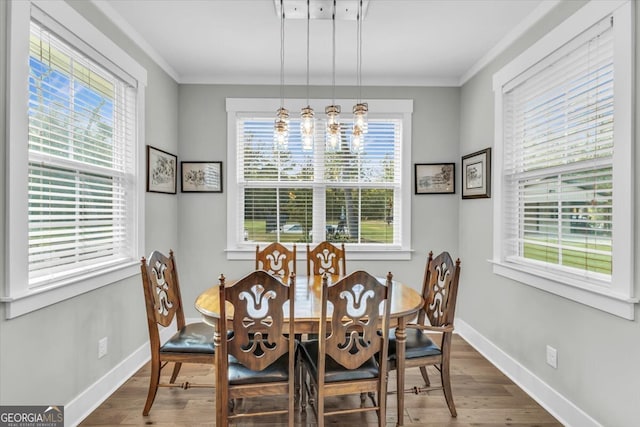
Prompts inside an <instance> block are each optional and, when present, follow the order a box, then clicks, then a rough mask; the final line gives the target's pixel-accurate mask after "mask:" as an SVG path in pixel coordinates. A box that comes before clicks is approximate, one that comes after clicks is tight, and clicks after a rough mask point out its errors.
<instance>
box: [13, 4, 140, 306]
mask: <svg viewBox="0 0 640 427" xmlns="http://www.w3.org/2000/svg"><path fill="white" fill-rule="evenodd" d="M61 5H62V6H61ZM24 6H25V5H24V4H22V3H20V2H13V3H12V8H11V11H12V16H11V25H12V45H11V59H10V61H11V67H12V68H11V70H12V71H15V72H12V74H11V92H10V96H11V104H10V109H9V110H10V111H9V113H10V121H9V125H10V132H11V135H12V137H11V138H10V147H9V156H8V160H9V163H8V167H9V177H10V181H11V186H10V187H8V191H9V193H10V203H9V214H8V224H9V226H8V229H9V230H10V232H9V241H10V247H11V250H10V251H8V257H9V260H8V262H7V265H8V266H9V270H10V276H9V277H10V280H9V287H8V292H7V294H8V295H6V296H5V298H3V301H5V302H9V307H10V308H9V310H8V312H9V317H13V316H16V315H20V314H23V313H26V312H28V311H31V310H33V309H37V308H39V307H42V306H44V305H48V304H51V303H53V302H57V301H59V300H60V299H64V298H68V297H70V296H73V295H75V294H78V293H80V292H86V291H87V290H90V289H94V288H96V287H98V286H101V285H103V284H107V283H111V282H113V281H115V280H118V279H121V278H124V277H127V276H131V275H133V274H136V273H137V269H136V268H135V267H136V266H137V262H136V260H137V257H138V256H139V253H140V248H141V246H140V244H141V243H142V241H143V240H142V239H141V233H142V231H143V229H142V226H141V223H140V220H139V217H140V216H141V213H142V211H141V207H142V203H141V199H140V195H141V194H143V193H142V192H141V191H140V184H139V182H140V181H141V179H139V177H138V171H139V170H141V168H139V161H140V158H139V157H140V156H139V153H140V150H139V138H140V135H138V134H137V132H138V126H137V122H138V114H139V113H138V111H139V110H138V108H141V105H140V103H141V102H142V100H143V98H142V94H143V89H142V88H141V83H142V84H143V83H144V81H143V80H144V78H145V77H144V73H142V72H141V69H140V68H139V66H137V67H136V66H133V67H131V66H129V67H127V64H126V63H115V62H113V59H109V54H108V53H106V52H105V53H102V52H98V51H97V46H103V45H105V43H108V42H105V41H104V40H103V41H102V42H100V41H99V40H101V38H102V37H103V36H102V37H101V36H100V35H99V34H97V33H94V31H95V30H93V31H90V32H88V33H87V34H83V31H86V30H87V29H86V27H84V26H83V25H82V23H85V21H84V20H83V19H82V18H81V17H79V15H77V13H75V12H74V11H73V10H72V9H70V8H68V7H65V5H63V4H62V3H61V2H54V3H53V6H52V7H51V8H49V5H48V3H47V2H42V3H40V2H33V5H29V3H28V2H26V8H25V7H24ZM57 7H59V9H58V8H57ZM48 9H52V10H48ZM70 17H71V19H69V18H70ZM74 22H75V24H74ZM13 36H15V38H13ZM81 38H82V39H81ZM83 40H84V41H83ZM91 40H97V41H98V42H97V43H96V44H93V43H91ZM90 44H91V46H92V47H90ZM93 46H95V47H93ZM111 49H114V47H113V46H112V47H111ZM118 51H119V50H118ZM118 56H123V53H122V52H120V51H119V53H118V54H116V55H115V58H116V59H117V57H118ZM113 57H114V56H112V58H113ZM21 58H25V59H26V61H25V64H26V71H27V72H26V73H20V72H19V71H21V68H20V67H21V66H22V65H21V64H20V62H18V61H20V59H21ZM129 61H131V60H130V59H129ZM136 65H137V64H136ZM127 68H129V69H130V70H132V71H129V72H124V71H123V70H127ZM135 75H138V77H137V78H136V77H133V76H135ZM22 87H27V88H28V99H23V98H22V97H23V96H24V95H22V96H21V93H23V92H21V91H20V90H19V89H18V88H22ZM24 107H26V108H25V109H24V110H22V108H24ZM18 109H21V110H22V111H23V112H24V113H26V114H24V116H25V117H26V118H25V119H24V120H25V123H22V122H20V119H19V117H20V116H21V114H20V113H18ZM23 124H24V125H26V126H25V127H24V128H22V127H21V125H23ZM88 279H91V280H90V281H89V280H88Z"/></svg>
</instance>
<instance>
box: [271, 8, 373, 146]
mask: <svg viewBox="0 0 640 427" xmlns="http://www.w3.org/2000/svg"><path fill="white" fill-rule="evenodd" d="M303 2H304V3H306V9H304V8H303V7H302V4H301V3H303ZM312 3H313V5H312ZM329 3H331V7H329ZM368 3H369V0H341V1H340V8H339V9H338V5H337V0H287V1H286V2H285V1H284V0H274V5H275V9H276V13H278V16H279V18H280V108H279V109H278V110H277V113H276V120H275V125H274V130H275V132H274V135H275V143H276V148H277V149H280V150H283V149H286V148H287V143H288V137H289V111H288V110H287V109H286V108H285V107H284V20H285V18H286V19H303V18H304V19H306V20H307V27H306V42H307V43H306V48H307V52H306V60H307V62H306V79H307V80H306V83H307V85H306V98H307V103H306V104H307V105H306V107H303V108H302V109H301V110H300V135H301V139H302V148H303V149H304V150H311V149H313V147H314V136H315V112H314V109H313V108H312V107H311V105H310V102H309V87H310V84H309V55H310V42H309V26H310V21H311V20H312V19H331V21H332V32H331V37H332V40H331V49H332V52H331V58H332V69H331V73H332V79H331V87H332V89H331V94H332V95H331V99H332V101H331V105H328V106H326V107H325V111H324V112H325V115H326V129H325V144H326V148H327V149H328V150H330V151H335V150H340V149H341V143H342V127H341V124H340V113H341V107H340V105H337V104H336V96H335V92H336V20H355V21H356V24H357V28H356V46H357V48H356V49H357V52H356V59H357V61H356V62H357V69H356V85H357V90H358V95H357V99H356V104H355V105H354V106H353V109H352V112H353V126H352V128H351V134H350V140H349V141H350V148H351V151H352V152H354V153H359V152H361V151H362V149H363V145H364V144H363V143H364V136H365V134H366V133H367V131H368V126H367V114H368V112H369V106H368V104H367V103H366V102H363V101H362V20H363V17H364V9H365V8H366V7H367V6H368Z"/></svg>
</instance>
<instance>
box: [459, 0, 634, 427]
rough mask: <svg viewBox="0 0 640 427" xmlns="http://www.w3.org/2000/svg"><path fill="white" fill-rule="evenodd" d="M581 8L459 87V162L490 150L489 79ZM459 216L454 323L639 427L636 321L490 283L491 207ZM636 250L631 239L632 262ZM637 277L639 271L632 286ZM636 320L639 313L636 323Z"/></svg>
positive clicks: (596, 411)
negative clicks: (552, 358)
mask: <svg viewBox="0 0 640 427" xmlns="http://www.w3.org/2000/svg"><path fill="white" fill-rule="evenodd" d="M583 4H584V2H578V1H572V2H565V3H562V4H561V5H560V6H559V7H558V8H556V9H555V10H554V11H553V12H552V13H551V15H550V16H548V17H546V18H545V19H544V21H543V22H542V23H540V24H538V25H536V26H535V28H533V29H532V30H530V31H528V32H527V33H526V34H525V35H523V37H521V38H520V39H519V40H518V41H517V42H516V43H515V44H514V45H513V46H511V47H510V48H509V49H508V50H507V51H506V52H504V53H503V54H501V55H500V56H499V57H498V58H497V59H496V60H494V61H493V62H492V63H491V64H489V65H488V66H487V67H486V68H485V69H483V70H482V71H481V72H480V73H478V74H477V75H476V76H474V78H473V79H471V80H470V81H469V82H467V83H466V84H465V85H464V86H463V87H462V92H461V102H460V104H461V125H462V126H461V128H460V151H461V152H462V153H463V154H466V153H471V152H473V151H476V150H479V149H482V148H485V147H488V146H492V145H493V139H494V129H493V123H494V110H493V108H494V107H493V91H492V76H493V73H495V72H496V71H498V70H499V69H500V68H501V67H502V66H504V65H505V64H506V63H508V62H509V61H510V60H511V59H513V58H515V57H516V56H517V55H518V54H519V53H521V52H522V51H523V50H525V49H526V48H527V47H528V46H530V45H531V44H533V43H534V42H535V41H537V40H538V39H539V38H540V37H541V36H543V35H545V34H546V33H547V32H548V31H549V30H550V29H552V28H554V27H555V26H556V25H557V24H559V23H560V22H562V21H563V20H564V19H565V18H566V17H568V16H569V15H570V14H571V13H573V12H574V11H575V10H577V9H578V8H579V7H580V6H582V5H583ZM637 21H638V12H636V22H637ZM636 46H638V42H637V41H636ZM636 58H638V54H637V52H636ZM636 67H637V66H636ZM638 69H640V68H638V67H637V70H638ZM636 87H638V74H637V73H636ZM637 98H638V95H637V92H636V99H637ZM636 104H637V101H636ZM636 114H637V111H636ZM637 139H638V135H636V140H637ZM637 163H638V162H637V160H636V164H637ZM639 190H640V186H638V182H637V176H636V201H637V200H640V198H639V197H638V196H639V194H638V191H639ZM636 212H637V210H636ZM459 213H460V224H459V226H460V228H459V235H460V243H459V247H460V254H461V259H462V261H463V269H462V277H463V279H464V280H463V281H462V282H461V289H460V294H459V303H458V304H459V305H458V312H457V317H458V318H460V319H463V320H464V321H466V322H467V323H469V324H470V325H471V326H472V327H473V328H474V329H476V330H477V331H478V332H480V334H482V335H484V336H485V337H486V338H487V339H489V340H490V341H492V342H493V344H495V345H496V346H498V347H499V348H500V349H501V350H503V351H504V352H506V353H507V354H508V355H509V356H511V357H512V358H514V359H515V360H516V361H518V362H519V363H521V364H522V365H524V367H525V368H527V369H529V370H530V371H531V372H532V373H533V374H534V375H536V376H537V377H539V378H540V379H542V381H544V382H546V383H547V384H549V385H550V386H551V387H552V388H554V389H555V390H556V391H557V392H559V393H560V394H562V395H564V396H565V397H566V398H568V399H569V400H570V401H572V402H573V403H574V404H575V405H576V406H578V407H579V408H581V409H582V410H583V411H585V412H587V413H588V414H589V415H591V416H592V417H593V418H595V419H596V420H597V421H598V422H600V423H602V424H603V425H605V426H620V427H623V426H632V425H638V420H639V419H640V405H638V403H639V402H640V392H639V389H640V369H638V366H639V362H638V361H640V327H639V325H638V320H635V321H628V320H624V319H621V318H618V317H616V316H613V315H610V314H607V313H604V312H602V311H599V310H596V309H592V308H589V307H587V306H584V305H581V304H578V303H575V302H572V301H570V300H567V299H564V298H561V297H558V296H555V295H552V294H549V293H546V292H544V291H541V290H538V289H535V288H532V287H530V286H527V285H524V284H521V283H519V282H515V281H511V280H508V279H505V278H503V277H500V276H496V275H494V274H493V273H492V268H491V264H489V263H488V262H487V260H488V259H490V258H491V257H492V251H493V246H492V233H493V229H492V228H493V227H492V224H493V222H492V221H493V220H492V214H493V207H492V200H491V199H482V200H463V201H461V202H460V210H459ZM636 217H637V216H636ZM637 225H638V224H637V221H636V226H637ZM638 249H639V248H638V241H637V239H636V245H635V250H636V259H638V254H639V253H640V252H638ZM636 265H639V263H638V262H636ZM637 274H638V271H636V283H637V280H638V277H637ZM636 295H638V289H637V286H636ZM638 315H639V313H638V309H637V307H636V312H635V316H636V319H637V318H638ZM547 344H549V345H551V346H553V347H555V348H556V349H557V350H558V369H553V368H551V367H550V366H548V365H546V364H545V348H546V345H547Z"/></svg>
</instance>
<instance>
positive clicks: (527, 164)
mask: <svg viewBox="0 0 640 427" xmlns="http://www.w3.org/2000/svg"><path fill="white" fill-rule="evenodd" d="M613 53H614V49H613V31H612V19H611V17H607V18H606V19H604V20H602V21H600V22H599V23H598V24H597V25H595V26H593V27H591V28H590V29H589V30H587V31H586V32H584V33H582V34H581V35H580V36H579V37H577V38H575V39H574V40H572V41H571V42H570V43H568V44H566V45H564V46H563V47H561V48H560V49H558V50H557V51H555V52H554V53H553V54H552V55H550V56H548V57H547V58H545V60H543V61H541V62H539V63H538V64H536V66H534V67H532V68H531V69H529V70H528V71H527V72H525V73H523V74H522V75H521V76H519V77H518V78H516V79H514V80H513V81H512V82H510V83H509V84H507V85H505V87H504V96H503V108H504V129H503V135H504V163H503V179H504V181H503V182H504V190H503V197H504V204H503V208H504V211H503V220H504V228H503V233H504V241H503V246H502V247H503V251H504V254H503V256H504V257H505V258H506V259H510V260H512V261H517V262H524V263H530V264H532V265H535V266H536V267H539V268H546V269H555V270H560V271H566V272H570V273H572V274H580V275H583V276H586V277H593V278H596V279H601V280H605V281H610V280H611V274H612V253H613V252H612V246H613V243H614V242H613V240H612V212H613V210H612V206H613V194H614V188H613V179H612V176H613V149H614V138H613V136H614V84H613V83H614V60H613Z"/></svg>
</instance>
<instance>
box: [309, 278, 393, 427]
mask: <svg viewBox="0 0 640 427" xmlns="http://www.w3.org/2000/svg"><path fill="white" fill-rule="evenodd" d="M391 279H392V275H391V273H389V274H388V275H387V279H386V283H384V284H383V283H381V282H380V281H379V280H378V279H376V278H375V277H373V276H371V275H370V274H369V273H367V272H365V271H356V272H354V273H351V274H349V275H348V276H346V277H344V278H342V279H341V280H339V281H337V282H336V283H335V284H333V285H331V286H329V284H328V280H327V275H325V276H324V277H323V282H322V310H321V316H320V319H319V325H318V326H319V334H318V336H319V338H318V339H316V340H311V341H305V342H303V343H302V345H301V347H302V351H300V352H299V353H300V359H301V362H302V366H303V387H302V393H303V396H302V400H301V402H302V406H303V408H304V407H306V405H305V402H306V401H307V399H309V403H310V404H311V406H312V408H313V409H314V413H315V415H316V418H317V421H318V426H319V427H322V426H324V424H325V417H327V416H333V415H339V414H349V413H356V412H365V411H375V412H376V413H377V415H378V426H385V425H386V402H387V364H386V363H378V360H386V355H387V352H388V342H389V341H388V331H389V328H388V326H389V313H390V304H389V300H390V297H391V293H392V286H393V282H392V280H391ZM329 304H331V306H332V307H333V312H332V313H331V323H330V325H331V328H330V329H327V323H328V322H327V321H326V319H327V318H328V316H327V314H328V306H329ZM378 355H381V356H382V357H383V358H382V359H378V357H377V356H378ZM365 393H372V394H373V393H375V394H377V403H376V401H375V400H376V399H372V400H373V406H366V405H365V399H363V397H364V396H366V394H365ZM349 394H354V395H360V397H361V399H360V400H361V406H360V407H359V408H353V407H351V408H345V407H344V405H343V404H340V403H338V404H337V406H339V407H338V408H337V409H332V410H327V409H326V404H325V398H327V397H330V396H343V395H349ZM309 396H314V398H309Z"/></svg>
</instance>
